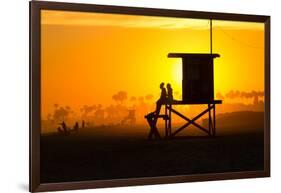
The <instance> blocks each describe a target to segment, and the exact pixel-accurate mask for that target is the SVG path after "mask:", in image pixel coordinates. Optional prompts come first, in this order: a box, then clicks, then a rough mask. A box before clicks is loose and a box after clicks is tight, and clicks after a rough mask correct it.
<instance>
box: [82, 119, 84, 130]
mask: <svg viewBox="0 0 281 193" xmlns="http://www.w3.org/2000/svg"><path fill="white" fill-rule="evenodd" d="M82 128H85V121H84V120H82Z"/></svg>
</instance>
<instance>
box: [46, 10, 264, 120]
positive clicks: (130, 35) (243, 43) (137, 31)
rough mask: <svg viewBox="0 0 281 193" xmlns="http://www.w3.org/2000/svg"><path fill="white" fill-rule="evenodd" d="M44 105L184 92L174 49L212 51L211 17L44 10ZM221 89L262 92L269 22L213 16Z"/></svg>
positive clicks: (217, 79)
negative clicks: (164, 86) (167, 88)
mask: <svg viewBox="0 0 281 193" xmlns="http://www.w3.org/2000/svg"><path fill="white" fill-rule="evenodd" d="M41 24H42V25H41V78H42V80H41V105H42V106H41V107H42V115H43V117H44V116H45V115H46V114H47V113H49V112H51V111H52V109H53V104H55V103H57V104H61V105H69V106H71V107H73V108H74V109H76V110H77V109H79V107H81V106H83V105H85V104H103V105H105V106H106V105H109V104H112V103H114V101H113V100H112V95H113V94H115V93H117V92H118V91H120V90H124V91H127V92H128V95H129V96H137V97H138V96H145V95H147V94H153V95H154V96H158V95H159V83H160V82H162V81H164V82H166V83H167V82H169V83H171V84H172V87H173V88H174V91H175V92H176V91H178V92H181V65H180V64H181V61H180V60H178V59H171V58H167V55H168V53H170V52H182V53H209V52H210V41H209V38H210V37H209V21H208V20H199V19H179V18H167V17H150V16H149V17H148V16H131V15H118V14H100V13H82V12H66V11H48V10H43V11H41ZM213 52H214V53H218V54H220V55H221V57H220V58H217V59H215V65H214V72H215V93H216V92H222V93H226V92H228V91H230V90H240V91H251V90H261V91H263V90H264V25H263V24H262V23H249V22H230V21H213Z"/></svg>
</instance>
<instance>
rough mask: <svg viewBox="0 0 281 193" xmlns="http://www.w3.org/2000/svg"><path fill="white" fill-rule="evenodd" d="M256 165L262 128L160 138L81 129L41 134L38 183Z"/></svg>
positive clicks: (260, 155)
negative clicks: (198, 135)
mask: <svg viewBox="0 0 281 193" xmlns="http://www.w3.org/2000/svg"><path fill="white" fill-rule="evenodd" d="M262 169H263V134H262V133H254V134H253V133H252V134H243V135H242V134H241V135H234V136H231V135H226V136H217V137H215V138H209V137H185V138H181V139H172V140H161V141H147V140H146V139H145V137H144V136H138V137H136V136H132V135H131V136H129V135H127V136H116V137H108V136H107V135H98V136H97V135H95V134H94V133H92V132H86V131H84V132H80V133H78V134H73V135H70V136H57V135H49V136H42V137H41V183H51V182H69V181H83V180H101V179H118V178H132V177H134V178H136V177H151V176H169V175H183V174H199V173H210V172H233V171H249V170H262Z"/></svg>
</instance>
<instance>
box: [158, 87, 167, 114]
mask: <svg viewBox="0 0 281 193" xmlns="http://www.w3.org/2000/svg"><path fill="white" fill-rule="evenodd" d="M164 85H165V84H164V82H162V83H161V84H160V89H161V95H160V98H159V99H158V100H157V102H156V110H155V115H156V116H157V115H159V113H160V110H161V106H162V104H164V103H165V102H166V100H167V91H166V88H165V87H164Z"/></svg>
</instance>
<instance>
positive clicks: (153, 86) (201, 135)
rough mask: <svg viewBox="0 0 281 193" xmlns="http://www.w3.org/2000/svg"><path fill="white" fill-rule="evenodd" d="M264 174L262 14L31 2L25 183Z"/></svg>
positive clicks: (50, 186)
mask: <svg viewBox="0 0 281 193" xmlns="http://www.w3.org/2000/svg"><path fill="white" fill-rule="evenodd" d="M269 176H270V17H269V16H261V15H245V14H230V13H211V12H199V11H185V10H169V9H154V8H153V9H152V8H136V7H121V6H104V5H90V4H73V3H58V2H43V1H31V2H30V191H32V192H37V191H52V190H69V189H83V188H101V187H114V186H129V185H146V184H161V183H179V182H192V181H205V180H224V179H237V178H255V177H269Z"/></svg>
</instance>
